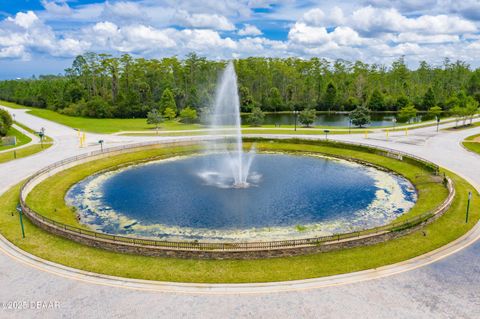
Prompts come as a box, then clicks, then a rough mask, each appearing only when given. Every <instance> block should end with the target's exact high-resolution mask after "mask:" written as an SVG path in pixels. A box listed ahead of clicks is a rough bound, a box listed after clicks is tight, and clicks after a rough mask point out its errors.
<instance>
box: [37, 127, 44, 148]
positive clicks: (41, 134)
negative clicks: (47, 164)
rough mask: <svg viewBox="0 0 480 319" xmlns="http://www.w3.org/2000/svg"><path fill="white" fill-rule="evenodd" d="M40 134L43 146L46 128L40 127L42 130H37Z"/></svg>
mask: <svg viewBox="0 0 480 319" xmlns="http://www.w3.org/2000/svg"><path fill="white" fill-rule="evenodd" d="M37 134H38V136H39V137H40V145H41V146H42V148H43V137H44V136H45V128H44V127H42V128H41V129H40V132H37Z"/></svg>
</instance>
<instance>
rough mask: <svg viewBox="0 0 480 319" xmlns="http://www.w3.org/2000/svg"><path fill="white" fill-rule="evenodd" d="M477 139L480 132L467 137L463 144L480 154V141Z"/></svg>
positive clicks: (479, 137)
mask: <svg viewBox="0 0 480 319" xmlns="http://www.w3.org/2000/svg"><path fill="white" fill-rule="evenodd" d="M475 139H480V134H476V135H472V136H469V137H467V138H466V139H465V140H464V141H463V142H462V144H463V146H465V148H467V149H469V150H470V151H472V152H475V153H477V154H480V142H477V141H474V140H475Z"/></svg>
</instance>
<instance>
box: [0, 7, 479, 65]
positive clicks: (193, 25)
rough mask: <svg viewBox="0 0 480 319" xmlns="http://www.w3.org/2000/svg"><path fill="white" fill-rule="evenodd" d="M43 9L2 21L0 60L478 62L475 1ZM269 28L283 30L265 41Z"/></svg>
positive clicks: (21, 13) (477, 11) (476, 63)
mask: <svg viewBox="0 0 480 319" xmlns="http://www.w3.org/2000/svg"><path fill="white" fill-rule="evenodd" d="M67 2H68V3H67ZM41 3H42V5H43V7H44V10H42V11H36V12H32V11H27V12H19V13H17V14H16V15H14V16H12V17H8V18H5V19H4V20H3V21H0V59H2V58H10V59H28V58H30V57H31V56H35V55H38V54H45V55H51V56H59V57H71V56H74V55H76V54H79V53H82V52H85V51H87V50H94V51H97V52H110V53H114V54H115V53H118V52H122V53H124V52H126V53H132V54H137V55H139V56H144V57H147V58H148V57H160V56H167V55H179V56H182V55H183V54H186V53H188V52H191V51H196V52H197V53H199V54H202V55H205V56H208V57H210V58H231V57H232V56H233V57H242V56H251V55H260V56H292V55H293V56H300V57H306V58H308V57H311V56H320V57H327V58H331V59H336V58H342V59H348V60H357V59H364V60H365V61H367V62H375V63H382V62H387V63H388V61H390V60H391V59H394V58H396V57H398V56H399V55H405V56H406V57H407V61H409V60H408V59H411V60H420V59H425V60H428V61H435V60H438V61H441V60H442V59H443V58H444V56H449V57H451V58H452V59H459V58H460V59H465V60H467V61H474V63H473V64H474V65H478V64H480V61H475V60H476V59H478V58H477V57H478V56H479V55H480V33H479V29H478V27H479V26H480V13H479V12H480V3H479V2H478V1H477V0H465V1H462V2H457V1H453V0H426V1H424V2H418V1H413V0H399V1H393V0H365V1H361V2H358V1H353V0H347V1H342V2H337V4H336V5H335V4H332V3H328V2H317V3H316V4H317V5H315V6H313V5H312V3H310V2H309V3H299V2H296V1H291V0H281V1H273V0H225V1H217V0H204V1H193V0H177V1H171V0H158V1H153V0H142V1H133V0H132V1H129V0H118V1H105V2H102V3H93V4H86V5H82V4H76V3H75V2H71V1H66V0H41ZM254 8H262V10H254ZM73 23H75V27H73V28H72V25H73ZM77 26H78V27H77ZM237 26H238V29H237ZM259 27H260V28H261V29H262V30H260V29H259ZM276 28H277V29H278V30H279V31H280V32H275V35H272V34H271V33H270V32H271V30H272V29H276ZM234 31H235V32H234ZM262 31H263V32H262ZM283 34H286V36H284V38H282V39H278V37H279V35H280V36H283ZM273 37H275V40H273Z"/></svg>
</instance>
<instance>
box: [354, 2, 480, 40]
mask: <svg viewBox="0 0 480 319" xmlns="http://www.w3.org/2000/svg"><path fill="white" fill-rule="evenodd" d="M351 18H352V19H351V21H352V22H351V25H352V26H353V27H354V28H355V29H357V30H360V31H364V32H367V33H378V32H407V31H416V32H425V33H428V34H436V33H441V34H454V33H466V32H476V31H477V27H476V26H475V24H474V23H473V22H471V21H468V20H465V19H462V18H459V17H456V16H448V15H436V16H431V15H423V16H420V17H417V18H408V17H405V16H403V15H402V14H400V12H398V11H397V10H396V9H393V8H390V9H379V8H374V7H372V6H368V7H364V8H361V9H358V10H356V11H354V12H353V14H352V17H351Z"/></svg>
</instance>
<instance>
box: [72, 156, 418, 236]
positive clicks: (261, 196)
mask: <svg viewBox="0 0 480 319" xmlns="http://www.w3.org/2000/svg"><path fill="white" fill-rule="evenodd" d="M221 160H222V156H221V155H219V154H208V155H198V156H188V157H176V158H170V159H166V160H160V161H154V162H149V163H145V164H139V165H132V166H128V167H125V168H121V169H118V170H115V171H110V172H104V173H99V174H96V175H92V176H90V177H88V178H87V179H85V180H83V181H81V182H79V183H78V184H76V185H74V186H73V187H72V188H71V189H70V190H69V191H68V193H67V195H66V200H67V203H69V204H70V205H72V206H75V207H76V208H77V212H78V214H79V217H80V221H81V222H82V223H84V224H86V225H89V226H90V227H91V228H93V229H95V230H97V231H102V232H106V233H110V234H119V235H127V234H128V235H133V236H140V237H149V238H156V239H169V240H201V241H263V240H280V239H292V238H305V237H312V236H322V235H329V234H333V233H339V232H348V231H354V230H359V229H365V228H371V227H375V226H379V225H383V224H386V223H388V222H390V221H392V220H393V219H395V218H397V217H398V216H399V215H401V214H403V213H405V212H406V211H408V210H409V209H410V208H411V207H412V206H413V205H414V203H415V201H416V193H415V190H414V187H413V185H412V184H411V183H410V182H409V181H408V180H406V179H405V178H403V177H401V176H398V175H396V174H393V173H390V172H385V171H381V170H378V169H376V168H373V167H370V166H364V165H360V164H358V163H353V162H350V161H345V160H339V159H332V158H326V157H321V156H317V155H310V156H295V155H286V154H266V153H262V154H257V155H256V157H255V160H254V161H253V163H252V167H251V168H250V171H251V174H250V177H249V179H248V180H247V181H248V183H249V187H248V188H224V187H217V186H216V185H212V184H209V183H206V182H205V179H204V178H203V176H202V171H204V170H203V169H204V168H208V167H209V166H216V165H217V164H218V162H219V161H221ZM199 168H202V169H199Z"/></svg>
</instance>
